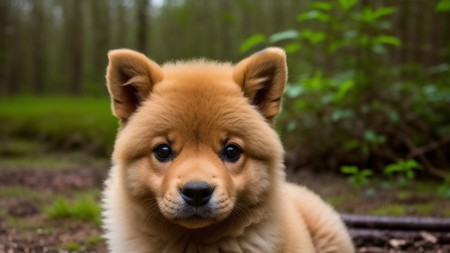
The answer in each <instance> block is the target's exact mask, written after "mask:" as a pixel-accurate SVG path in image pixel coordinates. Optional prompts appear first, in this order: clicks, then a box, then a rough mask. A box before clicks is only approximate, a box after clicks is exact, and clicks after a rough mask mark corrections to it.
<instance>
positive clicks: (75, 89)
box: [65, 0, 84, 95]
mask: <svg viewBox="0 0 450 253" xmlns="http://www.w3.org/2000/svg"><path fill="white" fill-rule="evenodd" d="M83 3H84V0H72V1H67V4H66V5H65V7H66V10H65V11H66V17H67V22H66V25H67V26H66V27H67V28H66V45H67V46H68V47H69V48H68V50H67V51H68V56H69V58H68V61H69V78H70V79H69V92H70V94H72V95H80V94H81V93H82V80H83V79H82V75H83V19H82V17H83Z"/></svg>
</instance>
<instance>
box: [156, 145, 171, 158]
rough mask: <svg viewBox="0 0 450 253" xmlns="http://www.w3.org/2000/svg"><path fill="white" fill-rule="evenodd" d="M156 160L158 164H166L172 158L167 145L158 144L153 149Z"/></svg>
mask: <svg viewBox="0 0 450 253" xmlns="http://www.w3.org/2000/svg"><path fill="white" fill-rule="evenodd" d="M153 154H155V157H156V159H158V161H160V162H167V161H169V160H171V159H172V158H173V151H172V149H171V148H170V146H169V145H167V144H159V145H158V146H156V148H155V149H153Z"/></svg>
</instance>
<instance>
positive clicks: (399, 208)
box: [370, 204, 407, 216]
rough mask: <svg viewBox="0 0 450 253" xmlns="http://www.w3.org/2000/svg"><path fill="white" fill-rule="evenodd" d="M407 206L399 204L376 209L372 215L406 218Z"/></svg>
mask: <svg viewBox="0 0 450 253" xmlns="http://www.w3.org/2000/svg"><path fill="white" fill-rule="evenodd" d="M406 211H407V210H406V206H405V205H399V204H387V205H383V206H380V207H378V208H375V209H374V210H373V211H371V213H370V214H373V215H393V216H404V215H406Z"/></svg>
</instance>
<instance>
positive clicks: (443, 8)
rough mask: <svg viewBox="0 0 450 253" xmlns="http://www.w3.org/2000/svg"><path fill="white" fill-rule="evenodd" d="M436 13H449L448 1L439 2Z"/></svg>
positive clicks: (449, 0) (449, 3) (449, 2)
mask: <svg viewBox="0 0 450 253" xmlns="http://www.w3.org/2000/svg"><path fill="white" fill-rule="evenodd" d="M436 11H439V12H448V11H450V0H440V1H439V3H438V4H437V5H436Z"/></svg>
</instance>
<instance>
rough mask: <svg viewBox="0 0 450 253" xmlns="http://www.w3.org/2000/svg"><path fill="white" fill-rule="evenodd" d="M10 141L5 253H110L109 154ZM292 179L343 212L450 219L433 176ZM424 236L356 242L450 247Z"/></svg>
mask: <svg viewBox="0 0 450 253" xmlns="http://www.w3.org/2000/svg"><path fill="white" fill-rule="evenodd" d="M6 141H8V143H7V144H8V145H2V146H1V147H0V253H3V252H5V253H6V252H8V253H9V252H100V253H101V252H106V248H105V244H104V240H103V239H102V238H101V228H100V220H99V206H98V203H99V199H100V191H101V187H102V182H103V180H104V178H105V176H106V173H107V170H108V167H109V163H110V162H109V161H108V158H107V157H102V158H99V157H96V156H92V155H90V154H87V153H83V152H73V151H70V152H69V151H64V152H62V151H52V150H49V149H47V148H45V147H44V146H43V145H40V144H38V143H29V142H26V141H25V142H24V141H17V140H14V141H11V140H6ZM288 178H289V179H290V180H291V181H296V182H299V183H301V184H303V185H306V186H308V187H310V188H312V189H313V190H314V191H316V192H318V193H319V194H320V195H321V196H323V197H324V198H325V199H326V200H327V201H328V202H329V203H331V204H332V205H333V206H335V207H336V209H337V210H338V211H339V212H340V213H350V214H366V215H367V214H369V215H389V216H405V215H412V216H437V217H450V199H449V198H444V197H440V196H439V195H438V194H436V190H437V185H438V184H437V183H436V182H434V181H426V180H421V181H420V182H419V181H416V182H412V183H410V184H408V185H406V186H404V185H403V186H400V185H395V184H393V185H386V184H385V183H383V182H382V181H381V180H378V181H376V180H375V181H374V182H372V183H371V184H369V185H367V186H365V187H355V186H352V185H351V184H349V183H348V181H347V179H346V178H345V177H342V176H341V175H338V174H333V173H329V172H328V173H325V172H313V171H312V170H307V169H304V170H299V171H296V172H295V173H288ZM426 239H427V238H424V240H422V241H423V243H420V248H419V246H417V245H419V243H417V242H414V241H406V240H403V239H402V238H386V239H385V240H384V241H379V240H378V241H367V240H366V241H357V246H358V252H450V243H448V242H445V243H444V242H442V243H441V242H439V241H433V242H429V241H427V240H426ZM399 242H401V243H400V244H399Z"/></svg>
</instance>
